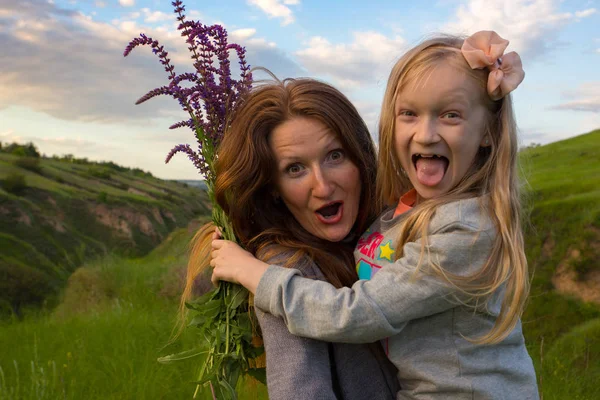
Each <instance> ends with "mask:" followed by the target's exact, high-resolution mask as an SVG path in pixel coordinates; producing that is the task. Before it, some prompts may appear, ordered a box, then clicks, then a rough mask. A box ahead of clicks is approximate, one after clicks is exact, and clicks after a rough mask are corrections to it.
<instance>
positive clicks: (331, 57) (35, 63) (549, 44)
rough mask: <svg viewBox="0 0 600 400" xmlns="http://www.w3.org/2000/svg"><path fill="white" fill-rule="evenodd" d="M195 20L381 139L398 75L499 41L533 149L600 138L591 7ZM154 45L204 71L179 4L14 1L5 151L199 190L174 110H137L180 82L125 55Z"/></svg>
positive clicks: (294, 6)
mask: <svg viewBox="0 0 600 400" xmlns="http://www.w3.org/2000/svg"><path fill="white" fill-rule="evenodd" d="M184 4H185V5H186V9H187V15H188V17H189V18H191V19H196V20H200V21H202V22H203V23H206V24H214V23H220V24H222V25H224V26H225V27H226V28H227V30H228V31H229V35H230V41H233V42H237V43H240V44H241V45H243V46H245V47H246V49H247V52H248V61H249V63H250V64H251V65H252V66H263V67H266V68H269V69H270V70H271V71H273V72H274V73H275V74H276V75H277V76H278V77H279V78H285V77H298V76H310V77H316V78H319V79H323V80H325V81H327V82H329V83H332V84H333V85H335V86H336V87H338V88H339V89H340V90H342V91H343V92H344V93H345V94H346V95H348V97H350V99H351V100H352V101H353V102H354V104H355V105H356V106H357V107H358V109H359V111H360V112H361V114H362V116H363V118H364V119H365V120H366V121H367V124H368V125H369V127H370V128H371V131H372V132H373V135H374V138H375V139H376V127H377V119H378V116H379V109H380V107H381V99H382V97H383V91H384V88H385V84H386V80H387V75H388V74H389V71H390V69H391V67H392V65H393V64H394V62H395V60H397V59H398V57H399V56H400V55H401V54H402V53H403V52H404V51H406V50H407V49H408V48H410V47H411V46H413V45H415V44H417V43H418V42H419V41H420V40H422V39H423V38H426V37H427V36H428V35H430V34H432V33H437V32H448V33H461V34H471V33H473V32H475V31H478V30H482V29H486V30H490V29H491V30H496V31H497V32H498V33H499V34H500V35H501V36H503V37H504V38H506V39H508V40H510V42H511V43H510V46H509V48H508V50H507V51H511V50H514V51H517V52H519V54H520V55H521V57H522V59H523V64H524V69H525V71H526V77H525V81H524V82H523V84H522V85H521V86H520V87H519V88H518V89H517V90H516V91H515V92H514V96H513V99H514V101H515V107H516V112H517V118H518V123H519V127H520V132H521V142H522V144H523V145H527V144H529V143H532V142H534V143H548V142H553V141H556V140H560V139H563V138H567V137H570V136H575V135H578V134H581V133H585V132H588V131H590V130H593V129H597V128H600V77H599V71H600V4H599V1H597V0H595V1H590V0H564V1H560V0H470V1H458V0H438V1H431V2H425V1H410V2H404V1H398V0H396V1H380V0H371V1H354V0H334V1H326V0H320V1H313V0H219V1H212V2H210V1H184ZM141 32H145V33H147V34H148V35H149V36H151V37H153V38H155V39H158V40H160V41H161V43H162V44H163V45H165V47H166V49H167V50H169V52H170V54H171V56H172V59H173V61H174V64H175V66H176V71H177V72H184V71H186V70H189V68H190V67H191V62H190V60H189V58H188V55H187V53H186V51H185V45H184V42H183V40H182V39H181V38H180V37H179V36H178V35H177V33H176V24H175V19H174V16H173V14H172V6H171V1H170V0H0V49H1V50H2V62H0V141H2V142H12V141H18V142H27V141H33V142H34V143H35V144H36V145H37V146H38V147H39V148H40V150H41V151H42V152H44V153H46V154H48V155H50V154H67V153H71V154H75V155H76V156H78V157H88V158H90V159H93V160H112V161H115V162H117V163H119V164H122V165H126V166H130V167H139V168H142V169H144V170H149V171H151V172H152V173H153V174H155V175H156V176H159V177H161V178H169V179H197V178H199V176H198V174H197V172H196V170H195V169H194V167H193V166H192V165H191V163H190V162H189V161H188V160H187V159H186V158H185V156H183V155H178V156H176V157H175V158H174V159H173V160H172V161H171V163H169V164H164V158H165V156H166V155H167V153H168V151H169V150H170V149H171V147H173V146H174V145H176V144H179V143H190V144H193V142H194V141H193V137H192V133H191V131H189V130H187V129H179V130H175V131H170V130H169V129H168V126H169V125H170V124H171V123H173V122H176V121H178V120H179V119H182V118H183V116H184V115H183V113H182V112H181V111H180V110H179V108H178V105H177V104H176V103H175V102H174V101H173V100H171V99H167V98H164V99H153V100H151V101H149V102H147V103H145V104H143V105H139V106H136V105H134V103H135V101H136V100H137V99H138V98H139V97H140V96H141V95H143V94H144V93H146V92H147V91H148V90H150V89H153V88H155V87H157V86H160V85H163V84H164V83H165V82H166V75H165V73H164V71H163V70H162V68H161V66H160V64H159V63H158V62H157V60H156V59H155V58H154V57H153V56H152V54H151V52H150V51H149V49H148V48H138V49H136V50H134V52H133V53H132V54H131V55H130V56H129V57H127V58H123V56H122V53H123V49H124V48H125V46H126V45H127V43H128V42H129V40H131V39H132V38H134V37H136V36H138V35H139V33H141Z"/></svg>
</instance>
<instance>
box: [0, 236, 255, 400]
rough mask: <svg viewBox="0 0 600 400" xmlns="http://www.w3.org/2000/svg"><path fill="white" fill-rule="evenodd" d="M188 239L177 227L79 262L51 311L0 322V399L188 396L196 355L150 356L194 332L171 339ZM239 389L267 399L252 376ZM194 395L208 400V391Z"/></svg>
mask: <svg viewBox="0 0 600 400" xmlns="http://www.w3.org/2000/svg"><path fill="white" fill-rule="evenodd" d="M189 238H190V237H189V234H188V232H187V231H186V230H179V231H177V232H175V233H174V235H172V236H171V237H170V239H169V240H168V241H167V242H166V243H165V244H163V245H162V246H161V247H159V248H158V249H156V250H155V251H154V252H153V253H151V254H150V255H149V256H147V257H145V258H143V259H135V260H124V259H120V258H117V257H113V256H109V257H107V258H104V259H102V260H99V261H97V262H95V263H93V264H92V265H88V266H86V267H84V269H88V270H89V273H86V274H84V275H85V279H84V278H76V279H71V280H70V282H69V285H68V287H67V289H66V292H65V295H64V299H63V303H62V304H61V306H59V308H58V309H57V310H56V311H55V312H54V313H52V314H45V315H29V316H28V317H26V318H25V320H24V321H16V320H12V321H3V322H2V324H1V325H0V349H2V351H1V353H0V399H10V400H13V399H14V400H16V399H36V400H37V399H86V400H91V399H115V400H116V399H186V398H191V396H192V394H193V393H194V390H195V386H196V385H195V384H194V383H193V380H194V378H195V376H196V372H197V367H198V365H195V363H194V361H195V360H194V359H190V360H186V361H182V362H181V363H176V364H170V365H163V364H159V363H158V362H157V361H156V359H157V358H158V357H159V356H162V355H166V354H171V353H175V352H179V351H182V350H185V349H190V348H192V347H193V346H194V344H195V342H196V340H197V339H198V338H196V337H195V335H194V332H192V331H191V330H190V331H186V332H184V333H183V335H182V336H181V337H180V338H179V339H177V340H176V341H174V342H173V343H170V338H171V334H172V329H173V327H174V325H175V317H176V313H177V295H178V294H179V290H180V289H179V288H178V286H177V285H175V286H174V285H173V280H175V281H176V280H177V279H179V277H178V274H180V273H181V272H180V271H181V268H183V266H184V265H185V258H186V254H185V251H186V244H187V243H188V242H189ZM92 271H93V272H92ZM74 276H75V275H74ZM82 282H83V283H82ZM86 285H93V287H94V288H95V289H94V290H95V292H94V290H83V289H85V288H88V287H90V286H86ZM98 288H100V289H98ZM90 292H93V293H90ZM240 391H241V393H242V397H241V398H242V399H244V398H245V399H258V398H266V390H265V388H264V387H263V386H262V385H260V384H258V383H256V382H254V381H253V382H247V383H245V384H244V386H243V387H241V388H240ZM199 398H200V399H203V398H205V399H209V398H210V394H209V391H207V390H205V391H204V393H202V395H201V396H200V397H199Z"/></svg>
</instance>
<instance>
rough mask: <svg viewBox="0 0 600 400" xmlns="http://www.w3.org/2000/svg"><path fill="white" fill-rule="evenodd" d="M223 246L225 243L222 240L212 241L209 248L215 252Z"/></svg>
mask: <svg viewBox="0 0 600 400" xmlns="http://www.w3.org/2000/svg"><path fill="white" fill-rule="evenodd" d="M224 244H225V241H224V240H222V239H213V241H212V243H211V247H212V248H213V249H215V250H217V249H220V248H221V247H223V245H224Z"/></svg>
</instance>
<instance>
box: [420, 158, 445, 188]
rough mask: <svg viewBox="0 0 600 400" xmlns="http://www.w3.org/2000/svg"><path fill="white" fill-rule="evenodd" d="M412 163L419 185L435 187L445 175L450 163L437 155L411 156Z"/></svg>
mask: <svg viewBox="0 0 600 400" xmlns="http://www.w3.org/2000/svg"><path fill="white" fill-rule="evenodd" d="M412 162H413V165H414V166H415V170H416V171H417V179H418V180H419V183H421V184H422V185H425V186H436V185H438V184H439V183H440V182H441V181H442V179H444V175H445V174H446V170H447V169H448V165H449V164H450V161H449V160H448V158H446V157H445V156H442V155H438V154H420V153H417V154H413V155H412Z"/></svg>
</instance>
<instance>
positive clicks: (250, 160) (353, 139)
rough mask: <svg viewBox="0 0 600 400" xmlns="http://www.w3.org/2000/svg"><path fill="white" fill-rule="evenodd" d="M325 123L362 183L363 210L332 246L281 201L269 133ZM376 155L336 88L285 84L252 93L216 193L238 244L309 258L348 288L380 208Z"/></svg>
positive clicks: (202, 241) (221, 164)
mask: <svg viewBox="0 0 600 400" xmlns="http://www.w3.org/2000/svg"><path fill="white" fill-rule="evenodd" d="M298 117H304V118H311V119H314V120H317V121H319V122H321V123H322V124H323V125H325V126H326V127H327V128H328V129H329V131H330V132H332V133H333V134H335V135H336V136H337V137H338V139H339V140H340V142H341V144H342V146H343V148H344V150H345V151H346V152H347V154H348V157H349V158H350V160H351V161H352V162H353V163H354V164H355V165H356V166H357V167H358V169H359V171H360V180H361V198H360V203H359V212H358V216H357V219H356V222H355V223H354V226H353V228H352V230H351V232H350V235H349V236H348V237H347V238H346V239H345V240H343V241H341V242H338V243H332V242H329V241H326V240H323V239H320V238H317V237H315V236H313V235H312V234H311V233H309V232H307V231H306V230H305V229H304V228H303V227H302V226H301V225H300V223H298V221H297V220H296V219H295V218H294V216H293V215H292V214H291V213H290V211H289V210H288V209H287V207H286V206H285V204H284V203H283V202H282V201H280V200H277V199H276V198H275V197H274V196H273V193H274V191H275V173H276V171H277V167H276V163H275V157H274V155H273V154H272V151H271V147H270V146H269V136H270V134H271V133H272V132H273V131H274V130H275V128H277V127H278V126H280V125H281V124H283V123H284V122H286V121H289V120H290V119H293V118H298ZM376 165H377V161H376V152H375V147H374V145H373V140H372V138H371V136H370V134H369V131H368V129H367V127H366V125H365V123H364V121H363V120H362V118H361V117H360V115H359V113H358V111H357V110H356V108H355V107H354V106H353V105H352V103H350V101H349V100H348V99H347V98H346V97H345V96H344V95H343V94H342V93H341V92H339V91H338V90H337V89H335V88H333V87H332V86H330V85H328V84H326V83H323V82H319V81H317V80H314V79H306V78H303V79H285V80H283V81H275V82H269V83H268V84H262V85H260V86H257V87H255V88H254V89H253V90H251V91H250V92H249V93H248V94H247V95H246V96H245V97H244V99H242V102H241V103H240V105H239V107H238V109H237V111H236V114H235V116H234V118H233V121H232V124H231V126H230V128H229V129H228V130H227V131H226V133H225V136H224V138H223V141H222V142H221V145H220V146H219V149H218V160H217V163H216V172H217V179H216V182H215V189H214V194H215V198H216V200H217V202H218V203H219V205H220V206H221V207H222V208H223V210H224V211H225V212H226V213H227V215H228V216H229V219H230V221H231V224H232V227H233V232H234V234H235V235H236V237H237V238H238V240H239V242H240V244H241V245H242V246H244V247H245V248H246V249H247V250H248V251H250V252H251V253H252V254H254V255H256V256H257V257H258V258H261V259H263V260H272V259H276V258H277V255H280V254H283V253H286V254H289V252H290V251H291V252H293V255H292V257H286V258H285V259H286V263H285V265H286V266H292V265H293V264H294V263H295V262H297V261H298V260H300V259H301V258H303V257H309V258H311V259H312V260H313V261H314V262H315V263H316V264H317V265H318V266H319V268H320V270H321V271H322V272H323V274H324V276H325V278H326V279H327V280H328V281H329V282H330V283H331V284H333V285H334V286H336V287H342V286H350V285H352V283H354V282H355V281H356V280H357V279H358V276H357V274H356V270H355V268H354V257H353V250H354V245H355V243H356V240H357V239H358V234H360V233H362V232H363V231H364V230H365V229H366V228H367V227H368V225H369V224H370V223H371V222H372V221H373V218H374V217H375V216H376V215H377V214H378V212H379V210H378V208H377V207H376V205H375V179H376ZM211 233H212V228H211V227H210V226H205V227H203V228H202V229H201V230H200V231H198V233H197V234H196V236H195V237H194V239H193V241H192V251H191V256H190V260H189V264H188V274H187V280H186V288H185V290H184V294H183V296H182V306H183V302H184V301H185V300H186V299H187V298H189V297H190V296H191V292H192V287H193V284H194V279H195V278H196V276H197V275H198V274H200V273H201V272H202V270H203V269H205V268H206V266H207V265H208V262H209V259H208V257H209V251H210V237H211Z"/></svg>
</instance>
